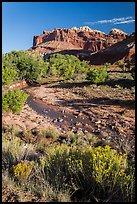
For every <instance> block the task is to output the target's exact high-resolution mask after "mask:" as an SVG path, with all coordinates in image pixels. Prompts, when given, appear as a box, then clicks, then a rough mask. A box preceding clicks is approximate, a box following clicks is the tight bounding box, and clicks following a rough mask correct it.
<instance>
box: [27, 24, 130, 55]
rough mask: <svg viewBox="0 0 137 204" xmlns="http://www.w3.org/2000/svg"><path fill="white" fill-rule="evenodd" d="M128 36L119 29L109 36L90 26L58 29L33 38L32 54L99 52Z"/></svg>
mask: <svg viewBox="0 0 137 204" xmlns="http://www.w3.org/2000/svg"><path fill="white" fill-rule="evenodd" d="M126 37H127V34H126V33H124V32H123V31H120V30H118V29H112V30H111V31H110V33H109V34H108V35H107V34H105V33H104V32H101V31H98V30H93V29H91V28H89V27H88V26H83V27H80V28H77V27H73V28H71V29H66V28H63V29H60V28H56V29H54V30H52V31H46V30H44V31H43V34H42V35H36V36H34V38H33V46H32V48H30V49H29V51H30V52H38V53H40V54H44V53H45V54H50V53H54V52H60V51H63V50H86V51H90V52H97V51H99V50H102V49H106V48H108V47H109V46H111V45H113V44H115V43H117V42H119V41H121V40H123V39H125V38H126Z"/></svg>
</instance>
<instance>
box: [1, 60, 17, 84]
mask: <svg viewBox="0 0 137 204" xmlns="http://www.w3.org/2000/svg"><path fill="white" fill-rule="evenodd" d="M16 77H17V71H16V69H14V67H12V65H9V64H7V65H5V64H4V62H2V85H9V84H11V83H12V82H13V81H14V80H15V79H16Z"/></svg>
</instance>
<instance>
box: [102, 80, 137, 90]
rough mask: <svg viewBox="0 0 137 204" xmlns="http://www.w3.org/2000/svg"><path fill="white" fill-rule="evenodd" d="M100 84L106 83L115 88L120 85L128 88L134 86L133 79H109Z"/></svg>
mask: <svg viewBox="0 0 137 204" xmlns="http://www.w3.org/2000/svg"><path fill="white" fill-rule="evenodd" d="M100 85H108V86H111V87H112V88H116V86H121V87H123V88H129V89H131V88H132V87H133V86H135V80H133V79H110V80H107V81H106V82H103V83H100Z"/></svg>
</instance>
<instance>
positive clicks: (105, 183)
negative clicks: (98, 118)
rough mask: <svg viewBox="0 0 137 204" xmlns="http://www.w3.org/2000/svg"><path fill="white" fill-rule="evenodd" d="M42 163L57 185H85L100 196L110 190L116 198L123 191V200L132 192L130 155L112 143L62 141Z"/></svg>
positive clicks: (106, 197)
mask: <svg viewBox="0 0 137 204" xmlns="http://www.w3.org/2000/svg"><path fill="white" fill-rule="evenodd" d="M50 151H51V150H50ZM42 163H43V165H44V166H45V168H44V169H45V174H46V178H47V179H48V181H49V182H50V183H51V184H52V185H53V186H55V187H57V186H58V187H59V188H64V187H68V188H69V189H70V190H71V192H73V191H75V190H77V189H83V190H84V191H85V192H87V196H89V194H90V193H91V192H92V195H93V196H94V197H96V198H98V200H105V199H108V198H109V196H110V194H111V195H112V197H111V199H110V200H113V199H115V195H114V194H115V193H116V192H118V193H121V195H120V196H121V198H122V199H123V200H124V199H127V195H128V196H129V194H130V196H131V194H132V193H133V192H132V193H131V192H130V188H132V184H133V183H132V182H133V180H134V179H133V177H134V176H133V174H134V173H133V172H134V169H133V168H131V169H132V171H130V170H129V169H130V168H129V166H128V162H127V155H126V154H122V153H117V151H116V150H113V149H111V148H110V147H109V146H105V147H101V146H99V147H91V146H85V147H81V148H76V147H75V146H74V147H67V146H65V145H63V146H61V147H59V148H58V147H56V149H54V150H53V151H52V152H50V154H49V157H48V159H46V160H45V162H43V161H42ZM132 190H133V188H132ZM88 193H89V194H88ZM113 195H114V196H113ZM90 198H91V197H90Z"/></svg>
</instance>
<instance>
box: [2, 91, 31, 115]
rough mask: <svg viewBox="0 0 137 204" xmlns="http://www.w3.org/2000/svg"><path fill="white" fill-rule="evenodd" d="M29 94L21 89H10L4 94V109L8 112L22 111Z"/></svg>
mask: <svg viewBox="0 0 137 204" xmlns="http://www.w3.org/2000/svg"><path fill="white" fill-rule="evenodd" d="M27 97H28V94H26V93H25V92H23V91H20V90H8V92H7V93H6V94H4V95H3V96H2V109H3V110H5V111H7V112H13V113H15V112H20V111H21V109H22V107H23V105H24V103H25V102H26V100H27Z"/></svg>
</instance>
